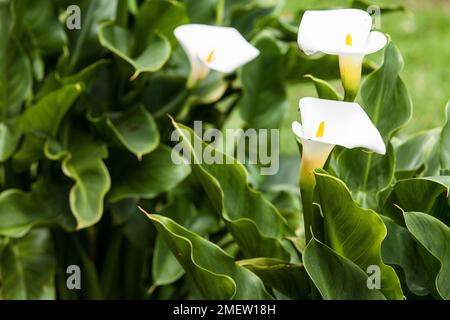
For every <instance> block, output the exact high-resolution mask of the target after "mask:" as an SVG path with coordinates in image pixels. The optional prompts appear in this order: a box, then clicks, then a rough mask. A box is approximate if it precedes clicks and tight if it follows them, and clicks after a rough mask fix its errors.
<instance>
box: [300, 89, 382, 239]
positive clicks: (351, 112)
mask: <svg viewBox="0 0 450 320" xmlns="http://www.w3.org/2000/svg"><path fill="white" fill-rule="evenodd" d="M299 110H300V115H301V118H302V123H301V124H300V123H299V122H297V121H294V122H293V123H292V130H293V132H294V133H295V135H296V136H297V137H298V138H299V139H300V140H301V143H302V147H303V151H302V159H301V164H300V189H301V194H302V203H303V211H304V212H303V214H304V219H305V235H306V241H309V240H310V239H311V230H309V228H311V227H312V229H313V230H317V231H318V232H319V233H320V228H321V227H320V217H319V216H317V213H315V212H314V211H315V210H314V208H313V200H314V199H313V189H314V186H315V179H314V170H315V169H318V168H322V167H323V166H324V164H325V163H326V161H327V159H328V157H329V155H330V153H331V151H332V150H333V148H334V147H335V146H336V145H339V146H342V147H345V148H349V149H351V148H357V147H359V148H364V149H367V150H369V151H372V152H376V153H379V154H385V153H386V146H385V144H384V142H383V139H382V137H381V135H380V133H379V132H378V130H377V128H376V127H375V126H374V125H373V123H372V121H371V120H370V118H369V117H368V115H367V114H366V113H365V112H364V110H363V109H362V108H361V106H360V105H359V104H357V103H355V102H343V101H334V100H325V99H318V98H302V99H301V100H300V102H299Z"/></svg>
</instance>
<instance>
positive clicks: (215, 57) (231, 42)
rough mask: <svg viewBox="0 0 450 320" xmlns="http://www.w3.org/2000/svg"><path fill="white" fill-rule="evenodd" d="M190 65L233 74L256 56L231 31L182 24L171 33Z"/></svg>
mask: <svg viewBox="0 0 450 320" xmlns="http://www.w3.org/2000/svg"><path fill="white" fill-rule="evenodd" d="M174 34H175V37H176V38H177V39H178V41H179V42H180V44H181V46H182V47H183V49H184V50H185V52H186V54H187V55H188V57H189V60H190V61H191V64H192V63H193V62H194V61H196V62H201V63H202V64H203V65H204V66H206V67H208V68H210V69H213V70H215V71H219V72H223V73H231V72H234V71H235V70H236V69H237V68H239V67H240V66H242V65H244V64H246V63H248V62H250V61H251V60H253V59H255V58H256V57H257V56H258V55H259V50H258V49H257V48H255V47H254V46H252V45H251V44H250V43H249V42H248V41H247V40H246V39H245V38H244V37H243V36H242V35H241V34H240V33H239V31H237V30H236V29H235V28H230V27H219V26H209V25H202V24H186V25H182V26H179V27H178V28H176V29H175V31H174Z"/></svg>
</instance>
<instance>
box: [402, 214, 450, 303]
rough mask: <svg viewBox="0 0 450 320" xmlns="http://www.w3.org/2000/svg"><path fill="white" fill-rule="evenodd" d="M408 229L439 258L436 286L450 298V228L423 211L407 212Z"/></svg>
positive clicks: (447, 298) (445, 296) (445, 297)
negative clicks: (439, 265)
mask: <svg viewBox="0 0 450 320" xmlns="http://www.w3.org/2000/svg"><path fill="white" fill-rule="evenodd" d="M405 222H406V226H407V227H408V230H409V231H410V232H411V233H412V234H413V236H414V237H415V238H416V239H417V240H418V241H419V242H420V243H421V244H422V245H423V246H424V247H425V248H427V250H428V251H429V252H430V253H431V254H432V255H433V256H435V257H436V258H437V259H439V261H440V263H441V268H440V270H439V274H438V276H437V278H436V288H437V290H438V292H439V294H440V295H441V297H442V298H443V299H445V300H449V299H450V255H449V252H450V229H449V228H448V227H447V226H446V225H445V224H444V223H442V222H441V221H439V220H438V219H436V218H434V217H432V216H430V215H428V214H425V213H421V212H407V213H405Z"/></svg>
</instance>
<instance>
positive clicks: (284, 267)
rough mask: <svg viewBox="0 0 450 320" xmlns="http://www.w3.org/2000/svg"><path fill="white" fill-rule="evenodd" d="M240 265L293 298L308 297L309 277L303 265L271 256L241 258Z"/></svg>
mask: <svg viewBox="0 0 450 320" xmlns="http://www.w3.org/2000/svg"><path fill="white" fill-rule="evenodd" d="M237 264H238V265H240V266H242V267H244V268H247V269H248V270H250V271H252V272H253V273H254V274H256V275H257V276H258V277H259V278H261V280H262V281H263V282H264V284H266V285H268V286H269V287H272V288H274V289H275V290H277V291H279V292H281V293H283V294H285V295H286V296H288V297H290V298H292V299H307V298H308V293H309V278H308V274H307V273H306V271H305V268H304V267H303V265H300V264H292V263H288V262H286V261H283V260H278V259H271V258H254V259H247V260H240V261H238V262H237Z"/></svg>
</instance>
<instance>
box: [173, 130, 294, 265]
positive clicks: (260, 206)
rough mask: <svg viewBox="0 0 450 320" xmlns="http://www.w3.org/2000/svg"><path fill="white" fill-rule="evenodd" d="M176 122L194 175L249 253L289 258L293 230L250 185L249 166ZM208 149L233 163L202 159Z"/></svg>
mask: <svg viewBox="0 0 450 320" xmlns="http://www.w3.org/2000/svg"><path fill="white" fill-rule="evenodd" d="M172 123H173V126H174V127H175V128H176V129H177V131H176V132H177V133H178V138H179V139H180V138H181V139H180V140H178V141H181V142H179V145H178V146H182V148H183V149H184V150H183V149H182V151H183V156H184V157H188V159H189V160H190V161H191V165H192V171H193V173H194V175H195V176H196V177H198V179H199V181H200V183H201V184H202V186H203V188H204V189H205V192H206V195H207V196H208V198H209V199H210V201H211V202H212V204H213V205H214V209H215V211H216V212H217V214H218V215H219V216H221V217H222V218H223V219H224V221H225V222H226V225H227V227H228V229H229V230H230V232H231V233H232V234H233V237H234V239H235V240H236V242H238V244H239V246H240V248H241V249H242V251H243V252H244V254H245V255H246V257H248V258H252V257H276V258H281V259H284V260H286V261H289V256H290V254H289V253H288V251H287V249H286V248H285V247H284V246H285V245H286V242H285V241H284V240H283V237H285V236H288V235H293V233H292V231H291V230H289V227H288V226H287V223H286V221H285V220H284V218H283V217H282V216H281V215H280V213H279V212H278V211H277V210H276V208H275V207H274V206H273V205H272V204H271V203H270V202H268V201H267V200H266V199H265V198H264V197H263V196H262V194H261V193H259V192H257V191H255V190H253V189H252V188H250V187H249V185H248V175H247V171H246V170H245V167H244V166H243V165H241V164H240V163H237V162H236V161H235V159H232V158H230V157H229V156H228V155H226V154H223V153H222V152H220V151H219V150H215V149H213V148H212V147H211V146H209V145H206V144H205V143H203V142H202V141H201V140H200V139H199V137H198V136H197V135H196V134H194V132H193V131H192V130H191V129H190V128H188V127H185V126H183V125H181V124H178V123H176V122H175V121H172ZM199 152H201V154H199ZM206 152H208V153H211V154H215V157H216V159H217V158H218V157H220V159H221V161H223V163H227V161H228V163H232V164H227V165H221V164H207V163H205V162H203V161H202V162H200V161H199V160H200V159H202V156H203V154H205V153H206Z"/></svg>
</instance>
